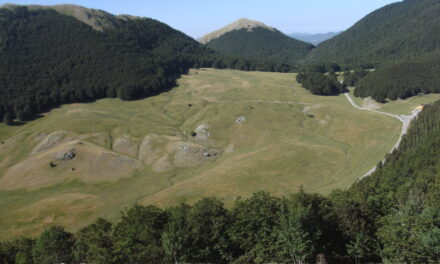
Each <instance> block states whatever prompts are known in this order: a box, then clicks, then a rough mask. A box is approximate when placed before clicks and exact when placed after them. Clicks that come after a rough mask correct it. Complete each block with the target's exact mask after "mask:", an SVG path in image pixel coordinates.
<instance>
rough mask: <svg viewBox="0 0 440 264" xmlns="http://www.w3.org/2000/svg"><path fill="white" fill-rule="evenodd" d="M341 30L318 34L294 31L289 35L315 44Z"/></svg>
mask: <svg viewBox="0 0 440 264" xmlns="http://www.w3.org/2000/svg"><path fill="white" fill-rule="evenodd" d="M341 32H342V31H340V32H328V33H318V34H310V33H292V34H290V35H289V36H290V37H292V38H294V39H298V40H301V41H304V42H307V43H311V44H313V45H315V46H317V45H318V44H320V43H321V42H324V41H326V40H328V39H331V38H333V37H335V36H337V35H339V34H341Z"/></svg>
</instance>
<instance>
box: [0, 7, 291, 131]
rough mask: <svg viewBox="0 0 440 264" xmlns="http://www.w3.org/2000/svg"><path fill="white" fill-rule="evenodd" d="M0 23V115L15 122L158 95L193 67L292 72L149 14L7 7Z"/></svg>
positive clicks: (0, 17) (61, 8) (4, 119)
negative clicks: (70, 107) (102, 101)
mask: <svg viewBox="0 0 440 264" xmlns="http://www.w3.org/2000/svg"><path fill="white" fill-rule="evenodd" d="M0 21H1V22H0V36H1V37H0V56H1V58H2V61H1V62H0V121H4V122H5V123H7V124H12V125H14V124H20V123H19V122H21V121H27V120H30V119H33V118H35V117H38V114H39V113H42V112H44V111H46V110H49V109H52V108H54V107H57V106H59V105H62V104H66V103H72V102H90V101H93V100H96V99H99V98H106V97H110V98H114V97H118V98H120V99H122V100H133V99H139V98H144V97H148V96H151V95H155V94H158V93H161V92H163V91H166V90H169V89H170V88H173V87H174V86H175V85H176V82H175V79H176V78H177V77H178V76H179V75H180V74H182V73H186V72H187V71H188V69H189V68H191V67H202V66H203V67H215V68H238V69H241V70H260V71H288V70H289V67H286V66H284V65H280V64H279V63H278V64H276V63H267V62H260V61H258V60H243V59H236V58H232V57H227V56H224V55H221V54H219V53H216V52H214V51H213V50H211V49H209V48H206V47H204V46H203V45H201V44H200V43H198V42H197V41H195V40H194V39H192V38H190V37H188V36H186V35H185V34H183V33H181V32H179V31H177V30H174V29H173V28H171V27H169V26H167V25H166V24H163V23H161V22H159V21H156V20H153V19H149V18H139V17H129V16H113V15H111V14H108V13H105V12H103V11H99V10H91V9H86V8H83V7H78V6H72V5H61V6H54V7H42V6H29V7H27V6H14V5H6V6H5V7H4V8H1V9H0ZM14 119H17V120H16V121H14ZM17 121H18V122H17ZM14 122H15V123H14Z"/></svg>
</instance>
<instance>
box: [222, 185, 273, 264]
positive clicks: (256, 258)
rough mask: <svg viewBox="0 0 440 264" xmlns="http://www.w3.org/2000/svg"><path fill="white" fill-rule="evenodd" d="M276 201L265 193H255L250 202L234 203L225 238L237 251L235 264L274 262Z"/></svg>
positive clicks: (247, 200) (248, 200)
mask: <svg viewBox="0 0 440 264" xmlns="http://www.w3.org/2000/svg"><path fill="white" fill-rule="evenodd" d="M279 210H280V200H279V199H277V198H275V197H272V196H270V195H269V194H268V193H264V192H259V193H255V194H254V195H253V196H252V197H251V198H249V199H246V200H243V201H241V200H239V201H237V202H236V204H235V206H234V208H233V210H232V217H233V219H234V222H233V223H232V225H231V227H230V228H229V235H230V237H231V239H232V241H233V243H234V246H235V248H236V250H237V254H238V259H237V260H236V263H268V262H270V261H272V260H276V255H277V254H276V253H277V250H278V247H277V233H276V232H274V230H275V228H276V226H277V223H278V212H279Z"/></svg>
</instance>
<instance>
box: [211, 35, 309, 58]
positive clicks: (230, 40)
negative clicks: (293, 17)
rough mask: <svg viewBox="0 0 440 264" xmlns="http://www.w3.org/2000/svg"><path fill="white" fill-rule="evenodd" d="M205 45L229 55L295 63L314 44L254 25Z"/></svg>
mask: <svg viewBox="0 0 440 264" xmlns="http://www.w3.org/2000/svg"><path fill="white" fill-rule="evenodd" d="M207 47H209V48H212V49H213V50H216V51H219V52H221V53H223V54H227V55H231V56H241V57H248V58H254V59H265V60H272V61H276V62H283V63H287V64H292V65H295V64H297V61H298V60H299V59H301V58H303V57H304V56H305V55H307V54H308V53H309V52H310V51H311V50H312V49H313V48H314V46H313V45H311V44H308V43H305V42H302V41H299V40H296V39H292V38H290V37H288V36H286V35H284V34H283V33H281V32H279V31H272V30H269V29H265V28H261V27H256V28H253V29H252V30H251V31H249V30H248V29H240V30H234V31H230V32H228V33H226V34H224V35H222V36H220V37H218V38H216V39H213V40H211V41H210V42H208V43H207Z"/></svg>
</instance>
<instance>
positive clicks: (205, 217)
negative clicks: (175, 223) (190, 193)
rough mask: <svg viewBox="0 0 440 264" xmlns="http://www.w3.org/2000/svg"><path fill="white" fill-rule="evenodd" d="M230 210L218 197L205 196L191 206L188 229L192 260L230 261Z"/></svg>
mask: <svg viewBox="0 0 440 264" xmlns="http://www.w3.org/2000/svg"><path fill="white" fill-rule="evenodd" d="M229 219H230V217H229V214H228V211H227V210H226V209H225V208H224V206H223V203H222V202H221V201H220V200H219V199H216V198H204V199H202V200H200V201H198V202H197V203H195V204H194V206H193V207H192V208H191V210H190V212H189V215H188V229H189V235H190V241H191V249H192V250H191V254H190V255H191V259H190V260H191V261H192V262H196V263H202V262H208V263H229V262H230V261H231V258H232V256H230V254H229V247H230V244H231V243H230V239H229V237H228V236H227V229H228V226H229V224H230V221H229Z"/></svg>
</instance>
